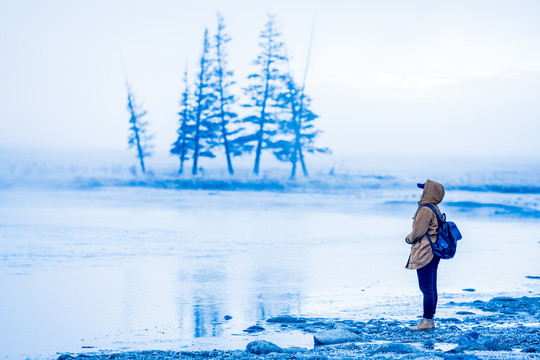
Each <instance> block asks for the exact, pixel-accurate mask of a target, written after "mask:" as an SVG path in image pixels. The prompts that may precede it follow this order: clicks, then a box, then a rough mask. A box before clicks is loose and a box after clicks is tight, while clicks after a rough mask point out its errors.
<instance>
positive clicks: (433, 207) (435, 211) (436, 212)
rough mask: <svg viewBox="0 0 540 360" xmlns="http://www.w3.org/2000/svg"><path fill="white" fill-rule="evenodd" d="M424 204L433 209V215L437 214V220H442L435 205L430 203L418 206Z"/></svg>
mask: <svg viewBox="0 0 540 360" xmlns="http://www.w3.org/2000/svg"><path fill="white" fill-rule="evenodd" d="M424 206H427V207H428V208H430V209H431V210H433V212H434V213H435V215H436V216H437V220H439V221H440V222H443V221H444V219H443V218H442V217H441V215H440V214H439V212H438V211H437V209H435V206H433V205H431V204H423V205H422V206H420V207H421V208H423V207H424Z"/></svg>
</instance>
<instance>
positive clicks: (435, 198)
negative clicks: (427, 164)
mask: <svg viewBox="0 0 540 360" xmlns="http://www.w3.org/2000/svg"><path fill="white" fill-rule="evenodd" d="M443 198H444V187H443V186H442V185H441V184H439V183H438V182H436V181H433V180H428V181H426V184H425V185H424V192H423V193H422V198H421V199H420V201H419V202H418V209H417V210H416V213H415V214H414V217H413V227H412V232H411V233H410V234H409V235H407V237H406V238H405V241H406V242H407V243H408V244H412V247H411V254H410V255H409V261H407V266H406V268H407V269H411V270H414V269H420V268H423V267H424V266H426V265H427V264H428V263H429V262H430V261H431V260H432V259H433V256H434V255H433V251H432V250H431V245H430V243H429V240H428V239H427V236H426V233H428V234H429V237H430V239H431V241H432V242H436V241H437V237H438V236H439V222H438V220H437V215H435V213H434V212H433V210H431V209H430V208H429V207H427V206H424V207H421V206H422V205H424V204H431V205H433V206H434V207H435V209H437V212H438V213H439V215H440V214H441V211H440V210H439V208H438V207H437V204H439V203H440V202H441V201H442V199H443Z"/></svg>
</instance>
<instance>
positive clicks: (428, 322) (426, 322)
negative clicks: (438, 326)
mask: <svg viewBox="0 0 540 360" xmlns="http://www.w3.org/2000/svg"><path fill="white" fill-rule="evenodd" d="M434 328H435V321H434V320H433V319H425V318H422V319H420V321H419V322H418V325H416V326H411V327H410V329H411V330H429V329H434Z"/></svg>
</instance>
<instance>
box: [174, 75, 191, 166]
mask: <svg viewBox="0 0 540 360" xmlns="http://www.w3.org/2000/svg"><path fill="white" fill-rule="evenodd" d="M178 115H179V117H180V118H179V126H178V130H177V133H178V138H177V139H176V141H175V142H174V143H173V144H172V148H171V154H175V155H178V157H179V159H180V168H179V170H178V173H179V174H182V173H183V172H184V162H185V161H186V160H188V159H189V156H190V155H189V153H190V152H191V151H193V133H194V130H195V126H194V119H193V104H192V99H191V93H190V89H189V82H188V72H187V67H186V71H185V72H184V92H183V93H182V98H181V100H180V111H179V112H178Z"/></svg>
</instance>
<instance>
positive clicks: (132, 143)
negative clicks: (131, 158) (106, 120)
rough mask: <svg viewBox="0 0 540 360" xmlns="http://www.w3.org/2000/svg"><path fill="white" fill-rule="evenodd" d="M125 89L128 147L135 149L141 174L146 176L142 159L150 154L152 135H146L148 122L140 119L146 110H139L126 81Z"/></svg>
mask: <svg viewBox="0 0 540 360" xmlns="http://www.w3.org/2000/svg"><path fill="white" fill-rule="evenodd" d="M126 88H127V93H128V96H127V100H128V103H127V110H128V111H129V114H130V119H129V124H130V126H129V136H128V146H129V148H132V147H134V148H136V150H137V158H138V159H139V163H140V165H141V171H142V173H143V174H146V167H145V164H144V159H145V158H146V157H149V156H150V155H151V154H152V152H151V150H152V148H153V146H152V144H151V143H150V141H151V140H152V137H153V136H152V135H151V134H149V133H148V122H147V121H143V120H142V118H143V117H144V116H145V115H146V113H147V112H146V110H141V109H140V107H139V106H138V104H137V103H136V100H135V95H134V94H133V92H132V91H131V87H130V86H129V84H128V82H127V81H126Z"/></svg>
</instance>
